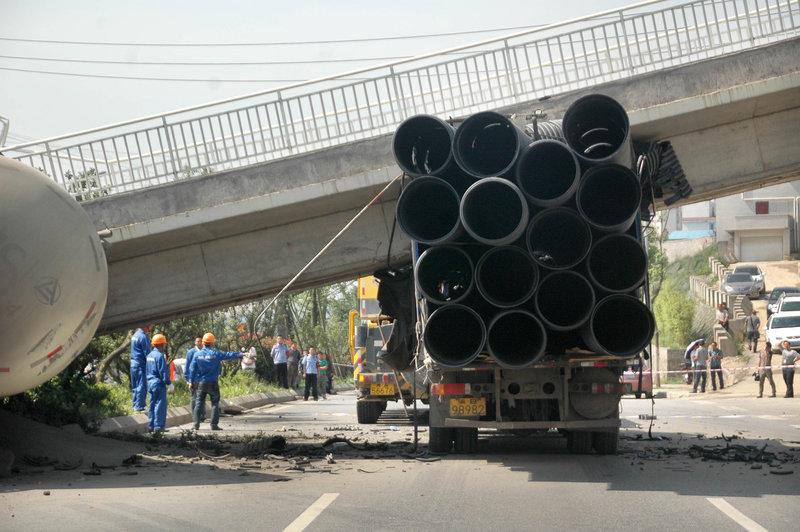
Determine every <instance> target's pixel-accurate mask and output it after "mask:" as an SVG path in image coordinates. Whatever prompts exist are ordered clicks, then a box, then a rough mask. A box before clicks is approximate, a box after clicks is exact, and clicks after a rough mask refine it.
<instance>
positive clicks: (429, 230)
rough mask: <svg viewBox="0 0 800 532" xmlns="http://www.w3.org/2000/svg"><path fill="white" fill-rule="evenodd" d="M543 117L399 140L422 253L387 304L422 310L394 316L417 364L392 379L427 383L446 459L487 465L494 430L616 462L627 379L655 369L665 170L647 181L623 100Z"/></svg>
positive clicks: (410, 127) (408, 222)
mask: <svg viewBox="0 0 800 532" xmlns="http://www.w3.org/2000/svg"><path fill="white" fill-rule="evenodd" d="M533 116H534V118H533V122H532V123H531V124H528V125H518V124H517V123H515V122H514V121H513V120H512V118H510V117H507V116H504V115H502V114H500V113H495V112H481V113H477V114H475V115H472V116H470V117H468V118H466V119H465V120H463V121H462V122H461V123H460V124H459V125H458V127H455V125H454V124H453V123H451V122H447V121H444V120H441V119H438V118H436V117H433V116H429V115H417V116H415V117H411V118H409V119H407V120H406V121H404V122H403V123H402V124H401V125H400V126H399V127H398V129H397V131H396V132H395V135H394V138H393V150H394V155H395V159H396V161H397V163H398V165H399V166H400V167H401V169H402V170H403V171H404V172H405V174H406V175H407V176H408V177H410V181H409V182H408V183H407V185H406V186H405V187H404V188H403V190H402V192H401V194H400V197H399V199H398V202H397V213H396V219H397V223H398V227H399V228H400V229H401V230H402V231H403V232H404V233H405V234H406V235H407V236H408V237H409V238H411V240H412V241H413V250H412V255H413V264H412V265H411V267H410V269H411V273H410V274H409V276H410V277H412V278H413V286H411V285H410V284H408V285H407V286H406V288H398V286H397V285H396V283H395V282H394V278H393V277H392V276H391V275H386V273H385V272H384V275H382V276H381V278H380V290H379V299H380V294H381V292H383V290H384V288H386V289H387V290H391V291H393V292H394V293H395V298H396V299H404V298H405V299H406V300H407V301H406V302H405V303H400V304H397V303H395V304H394V308H395V311H388V312H387V311H386V309H383V310H382V311H381V312H383V313H384V314H386V315H389V316H391V317H392V318H393V322H392V323H393V330H392V331H391V333H390V334H392V335H397V336H401V337H402V336H403V332H401V331H404V334H405V336H404V337H403V338H402V339H400V340H398V341H395V342H394V343H395V344H396V345H400V346H405V348H406V349H407V350H409V351H410V352H411V353H410V354H406V355H405V356H394V357H389V358H390V359H392V360H391V361H390V362H389V364H390V365H392V366H393V367H394V368H395V369H396V370H398V371H403V370H405V371H408V369H409V368H408V367H404V366H403V365H404V364H408V366H410V369H411V370H412V374H416V375H420V374H422V375H424V378H423V379H422V382H423V383H424V387H425V388H426V391H427V393H428V394H429V402H430V415H429V447H430V450H431V451H435V452H449V451H451V450H454V451H455V452H460V453H466V452H474V451H475V450H476V449H477V445H478V435H479V431H481V432H487V431H489V432H491V431H510V432H512V433H515V434H529V433H531V432H535V431H558V432H559V433H561V434H563V435H564V436H566V439H567V447H568V449H569V451H570V452H572V453H588V452H591V450H592V449H594V450H595V451H596V452H597V453H600V454H609V453H614V452H616V450H617V439H618V433H619V426H620V419H619V403H620V398H621V396H622V394H623V393H624V391H625V388H624V385H623V384H622V383H621V382H620V377H621V376H622V374H623V371H624V369H625V367H626V366H629V365H630V364H631V363H632V360H633V359H636V358H638V357H645V358H647V347H648V346H649V343H650V341H651V338H652V336H653V334H654V331H655V320H654V317H653V314H652V312H651V311H650V309H649V306H648V294H647V291H648V286H647V281H648V279H647V254H646V246H645V243H644V242H643V236H642V226H643V224H644V223H646V222H647V221H648V220H649V219H650V217H651V214H650V213H649V209H648V206H649V205H650V204H651V203H650V202H648V201H642V198H643V191H644V195H645V197H646V198H650V197H651V196H652V195H653V188H652V184H651V182H650V181H649V180H648V179H646V178H647V177H648V176H650V177H652V175H653V171H654V170H655V169H654V168H653V166H654V165H652V164H651V168H650V173H649V174H647V175H645V174H646V173H645V172H643V171H642V165H643V161H645V158H644V157H639V158H638V159H637V160H638V168H637V171H634V170H633V169H632V168H633V167H634V158H635V157H636V155H635V152H634V147H633V144H632V142H631V139H630V135H629V123H628V117H627V113H626V112H625V110H624V108H623V107H622V106H621V105H620V104H619V103H618V102H616V101H615V100H613V99H612V98H609V97H607V96H604V95H600V94H589V95H587V96H584V97H581V98H579V99H577V100H576V101H575V102H574V103H573V104H572V105H570V106H569V108H568V109H567V111H566V113H565V114H564V117H563V119H562V120H559V121H545V120H540V118H541V117H539V116H536V115H533ZM645 162H646V161H645ZM645 181H647V182H645ZM659 192H660V191H659ZM390 270H391V269H390ZM397 294H400V295H399V296H398V295H397ZM404 294H405V295H404ZM381 303H382V302H381ZM406 307H410V308H411V313H410V312H397V311H396V309H397V308H401V309H405V308H406ZM412 313H413V314H412ZM402 314H405V315H404V316H403V315H402ZM405 322H407V323H405ZM386 332H389V331H386ZM389 351H392V349H389Z"/></svg>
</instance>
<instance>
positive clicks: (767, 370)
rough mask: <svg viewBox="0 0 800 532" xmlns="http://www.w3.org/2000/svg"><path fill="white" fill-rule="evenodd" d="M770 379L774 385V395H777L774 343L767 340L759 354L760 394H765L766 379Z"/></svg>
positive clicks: (760, 395) (761, 395)
mask: <svg viewBox="0 0 800 532" xmlns="http://www.w3.org/2000/svg"><path fill="white" fill-rule="evenodd" d="M766 379H769V383H770V385H771V386H772V395H770V397H775V381H774V380H773V379H772V343H771V342H766V343H765V346H764V349H763V350H762V351H761V352H760V353H759V355H758V396H759V397H763V395H764V380H766Z"/></svg>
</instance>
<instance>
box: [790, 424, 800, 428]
mask: <svg viewBox="0 0 800 532" xmlns="http://www.w3.org/2000/svg"><path fill="white" fill-rule="evenodd" d="M789 426H790V427H794V428H796V429H800V425H789Z"/></svg>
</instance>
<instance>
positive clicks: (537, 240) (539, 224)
mask: <svg viewBox="0 0 800 532" xmlns="http://www.w3.org/2000/svg"><path fill="white" fill-rule="evenodd" d="M526 243H527V246H528V251H529V252H530V254H531V256H532V257H533V260H535V261H536V262H537V263H538V264H539V265H541V266H543V267H545V268H549V269H552V270H561V269H566V268H571V267H573V266H575V265H576V264H578V263H579V262H581V261H582V260H583V259H584V258H585V257H586V255H587V254H588V253H589V248H590V247H591V245H592V231H591V230H590V229H589V226H588V225H587V223H586V221H584V220H583V219H582V218H581V217H580V216H579V215H578V213H576V212H575V211H573V210H571V209H568V208H566V207H557V208H555V209H548V210H545V211H542V212H540V213H539V214H537V215H536V216H534V217H533V219H532V220H531V223H530V225H529V226H528V233H527V236H526Z"/></svg>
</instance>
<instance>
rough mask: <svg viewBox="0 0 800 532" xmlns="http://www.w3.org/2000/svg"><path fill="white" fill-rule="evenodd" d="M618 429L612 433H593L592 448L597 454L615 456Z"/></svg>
mask: <svg viewBox="0 0 800 532" xmlns="http://www.w3.org/2000/svg"><path fill="white" fill-rule="evenodd" d="M618 443H619V429H615V430H614V431H613V432H595V433H594V434H593V435H592V446H593V447H594V450H595V451H597V454H617V445H618Z"/></svg>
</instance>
